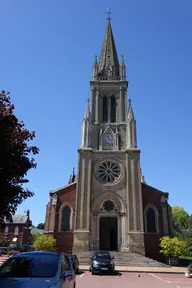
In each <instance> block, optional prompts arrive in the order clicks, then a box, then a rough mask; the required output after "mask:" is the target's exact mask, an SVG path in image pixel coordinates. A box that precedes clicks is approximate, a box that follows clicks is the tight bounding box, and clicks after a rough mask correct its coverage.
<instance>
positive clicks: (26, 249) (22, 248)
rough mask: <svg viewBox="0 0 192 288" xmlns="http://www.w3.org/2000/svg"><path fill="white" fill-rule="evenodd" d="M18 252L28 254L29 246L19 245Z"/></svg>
mask: <svg viewBox="0 0 192 288" xmlns="http://www.w3.org/2000/svg"><path fill="white" fill-rule="evenodd" d="M19 250H20V251H21V252H29V251H30V245H28V244H20V247H19Z"/></svg>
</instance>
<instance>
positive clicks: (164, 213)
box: [161, 196, 169, 235]
mask: <svg viewBox="0 0 192 288" xmlns="http://www.w3.org/2000/svg"><path fill="white" fill-rule="evenodd" d="M161 211H162V216H163V232H164V234H165V235H169V227H168V211H167V199H166V198H165V197H164V196H163V197H161Z"/></svg>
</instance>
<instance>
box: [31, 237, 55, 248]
mask: <svg viewBox="0 0 192 288" xmlns="http://www.w3.org/2000/svg"><path fill="white" fill-rule="evenodd" d="M33 246H34V248H35V249H36V250H39V251H55V250H56V239H54V238H52V237H50V236H45V235H39V236H38V237H37V238H36V240H35V242H34V244H33Z"/></svg>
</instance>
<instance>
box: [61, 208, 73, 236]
mask: <svg viewBox="0 0 192 288" xmlns="http://www.w3.org/2000/svg"><path fill="white" fill-rule="evenodd" d="M70 217H71V209H70V208H69V206H65V207H64V208H63V213H62V223H61V230H62V231H64V232H69V231H70Z"/></svg>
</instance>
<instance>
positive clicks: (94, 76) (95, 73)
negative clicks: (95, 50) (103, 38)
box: [92, 55, 99, 81]
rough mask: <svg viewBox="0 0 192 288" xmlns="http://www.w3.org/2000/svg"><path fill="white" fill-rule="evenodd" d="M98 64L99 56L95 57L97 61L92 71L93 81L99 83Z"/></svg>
mask: <svg viewBox="0 0 192 288" xmlns="http://www.w3.org/2000/svg"><path fill="white" fill-rule="evenodd" d="M98 69H99V66H98V63H97V56H96V55H95V60H94V63H93V69H92V80H93V81H97V80H98Z"/></svg>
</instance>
